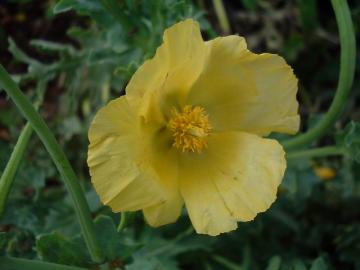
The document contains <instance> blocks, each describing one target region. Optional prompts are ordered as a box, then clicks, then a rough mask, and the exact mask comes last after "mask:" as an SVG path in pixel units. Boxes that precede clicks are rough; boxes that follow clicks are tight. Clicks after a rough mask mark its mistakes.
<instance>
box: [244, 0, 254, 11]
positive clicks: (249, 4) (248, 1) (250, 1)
mask: <svg viewBox="0 0 360 270" xmlns="http://www.w3.org/2000/svg"><path fill="white" fill-rule="evenodd" d="M241 2H242V4H243V5H244V7H245V8H246V9H247V10H255V9H256V6H257V0H241Z"/></svg>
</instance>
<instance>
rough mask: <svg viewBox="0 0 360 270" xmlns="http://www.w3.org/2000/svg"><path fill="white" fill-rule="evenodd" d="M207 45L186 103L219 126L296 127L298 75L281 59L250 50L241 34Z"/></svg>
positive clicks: (288, 130)
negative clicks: (201, 64) (204, 62)
mask: <svg viewBox="0 0 360 270" xmlns="http://www.w3.org/2000/svg"><path fill="white" fill-rule="evenodd" d="M207 50H208V52H207V60H206V63H207V64H206V66H205V67H204V70H203V71H202V73H201V74H200V76H199V78H198V80H197V81H196V82H195V84H194V85H193V87H192V89H191V90H190V92H189V96H188V103H189V104H196V105H200V106H202V107H204V108H205V110H206V111H207V113H208V114H209V117H210V122H211V123H212V125H213V127H214V129H215V130H218V131H227V130H234V131H245V132H250V133H256V134H258V135H267V134H269V133H270V132H273V131H274V132H284V133H290V134H293V133H295V132H297V130H298V128H299V116H298V114H297V110H298V103H297V100H296V92H297V79H296V77H295V75H294V73H293V71H292V69H291V67H290V66H288V65H287V64H286V62H285V61H284V59H283V58H281V57H280V56H278V55H274V54H254V53H251V52H249V51H248V50H247V49H246V44H245V41H244V39H243V38H242V37H238V36H228V37H221V38H216V39H214V40H211V41H209V42H207Z"/></svg>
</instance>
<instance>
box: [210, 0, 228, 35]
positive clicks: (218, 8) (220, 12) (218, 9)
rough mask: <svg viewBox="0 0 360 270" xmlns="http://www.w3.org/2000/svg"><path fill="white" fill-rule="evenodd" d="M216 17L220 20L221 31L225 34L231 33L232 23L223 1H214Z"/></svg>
mask: <svg viewBox="0 0 360 270" xmlns="http://www.w3.org/2000/svg"><path fill="white" fill-rule="evenodd" d="M213 5H214V9H215V13H216V16H217V18H218V20H219V23H220V27H221V30H222V31H223V32H224V34H229V33H230V23H229V19H228V17H227V15H226V10H225V7H224V3H223V2H222V0H213Z"/></svg>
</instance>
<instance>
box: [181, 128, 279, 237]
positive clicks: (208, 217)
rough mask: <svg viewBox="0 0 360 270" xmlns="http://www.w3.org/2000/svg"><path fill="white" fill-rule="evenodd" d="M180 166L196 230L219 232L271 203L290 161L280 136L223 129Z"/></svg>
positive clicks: (187, 155)
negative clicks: (287, 158) (203, 149)
mask: <svg viewBox="0 0 360 270" xmlns="http://www.w3.org/2000/svg"><path fill="white" fill-rule="evenodd" d="M179 166H180V168H181V170H180V175H179V182H180V190H181V194H182V196H183V198H184V201H185V205H186V208H187V210H188V212H189V216H190V219H191V221H192V223H193V225H194V227H195V229H196V231H197V232H198V233H205V234H210V235H217V234H219V233H223V232H228V231H230V230H233V229H235V228H236V221H249V220H252V219H253V218H254V217H255V216H256V215H257V214H258V213H260V212H263V211H265V210H266V209H268V208H269V207H270V205H271V204H272V203H273V202H274V200H275V199H276V192H277V188H278V186H279V184H280V182H281V180H282V177H283V174H284V171H285V168H286V162H285V158H284V151H283V149H282V147H281V146H280V144H279V143H278V142H277V141H275V140H270V139H263V138H260V137H258V136H257V135H252V134H248V133H244V132H223V133H215V134H212V135H211V136H210V138H209V142H208V148H207V149H206V150H205V151H204V152H203V153H201V154H200V155H199V154H194V153H187V154H185V155H183V157H182V158H181V161H180V165H179Z"/></svg>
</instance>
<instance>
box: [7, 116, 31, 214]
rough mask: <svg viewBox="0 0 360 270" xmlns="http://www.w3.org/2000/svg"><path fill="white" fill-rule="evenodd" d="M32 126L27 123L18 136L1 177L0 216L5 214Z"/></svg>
mask: <svg viewBox="0 0 360 270" xmlns="http://www.w3.org/2000/svg"><path fill="white" fill-rule="evenodd" d="M32 131H33V129H32V127H31V125H30V124H29V123H27V124H26V125H25V127H24V129H23V130H22V131H21V134H20V136H19V138H18V141H17V143H16V145H15V147H14V150H13V152H12V153H11V156H10V159H9V161H8V163H7V164H6V167H5V170H4V172H3V174H2V175H1V178H0V218H1V217H2V215H3V214H4V210H5V205H6V201H7V198H8V195H9V192H10V189H11V186H12V183H13V180H14V178H15V174H16V171H17V168H18V167H19V164H20V162H21V160H22V158H23V156H24V152H25V149H26V146H27V145H28V142H29V140H30V137H31V134H32Z"/></svg>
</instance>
